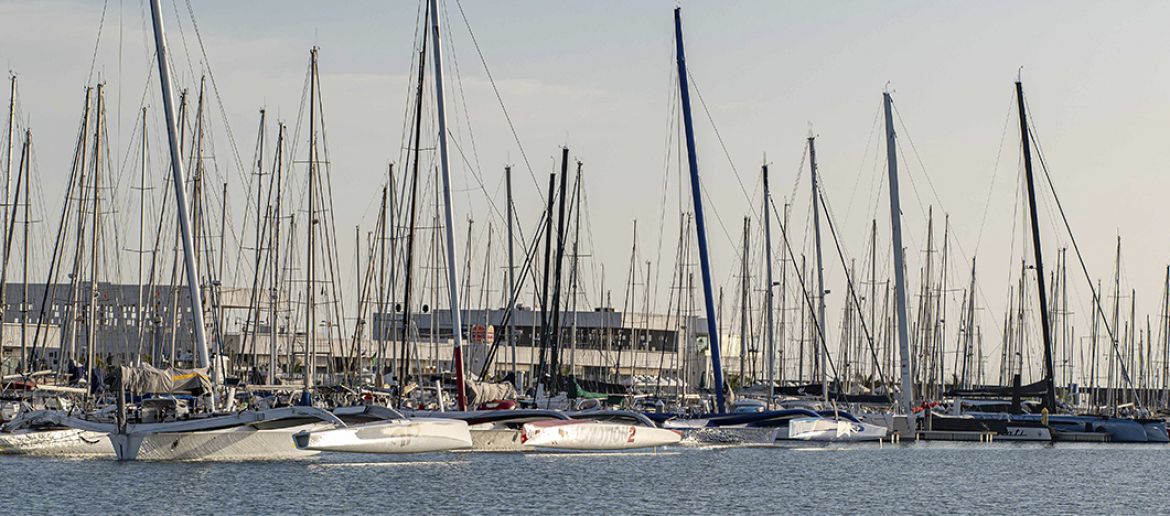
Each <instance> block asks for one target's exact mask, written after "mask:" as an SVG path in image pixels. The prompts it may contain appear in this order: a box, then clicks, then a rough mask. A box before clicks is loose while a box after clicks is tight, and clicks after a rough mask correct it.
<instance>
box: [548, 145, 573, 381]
mask: <svg viewBox="0 0 1170 516" xmlns="http://www.w3.org/2000/svg"><path fill="white" fill-rule="evenodd" d="M568 182H569V148H568V147H563V148H562V149H561V177H560V193H559V197H560V198H559V199H557V255H556V261H554V262H553V295H552V311H553V312H552V326H550V327H549V331H550V332H551V335H552V349H551V353H550V354H549V363H550V364H551V368H552V385H551V386H550V387H552V389H553V390H555V389H558V388H560V385H561V381H560V380H561V276H562V274H561V273H562V266H563V264H564V261H565V202H566V199H565V197H567V190H566V189H567V184H568ZM550 216H551V214H550ZM550 394H551V391H550Z"/></svg>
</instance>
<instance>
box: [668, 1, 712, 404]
mask: <svg viewBox="0 0 1170 516" xmlns="http://www.w3.org/2000/svg"><path fill="white" fill-rule="evenodd" d="M674 43H675V58H676V60H677V61H678V90H679V97H680V98H681V99H682V113H683V126H684V127H685V128H686V135H687V163H688V164H689V165H690V169H691V196H692V197H693V199H694V201H693V202H694V205H695V227H696V228H697V229H698V233H699V267H700V268H701V269H702V270H703V300H704V302H705V303H706V304H707V335H708V338H709V339H710V341H711V368H712V369H714V371H715V412H717V413H720V414H722V413H723V363H722V357H720V355H719V326H718V324H717V323H716V321H715V296H714V295H713V294H712V287H711V258H710V257H709V256H708V253H707V224H706V223H705V222H704V219H703V192H702V189H701V188H700V187H699V158H698V157H697V156H696V155H695V126H694V123H693V122H692V121H691V92H690V88H689V87H688V86H687V59H686V54H685V53H684V52H683V40H682V14H681V9H680V8H678V7H675V8H674Z"/></svg>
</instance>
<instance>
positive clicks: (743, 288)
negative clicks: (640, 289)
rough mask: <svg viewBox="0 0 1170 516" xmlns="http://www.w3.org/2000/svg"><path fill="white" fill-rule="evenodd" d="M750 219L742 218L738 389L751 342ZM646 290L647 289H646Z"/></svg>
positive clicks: (740, 386) (743, 382) (744, 377)
mask: <svg viewBox="0 0 1170 516" xmlns="http://www.w3.org/2000/svg"><path fill="white" fill-rule="evenodd" d="M751 221H752V219H751V217H744V218H743V252H742V256H740V261H739V262H740V263H739V267H740V269H739V276H740V277H739V388H741V389H744V388H746V387H747V386H746V384H745V382H746V379H747V376H745V375H744V369H745V368H746V367H745V366H746V365H747V363H746V359H747V347H748V342H749V341H750V340H751V328H750V327H749V326H748V296H749V295H750V292H749V291H750V290H751V285H750V281H751V279H750V278H749V277H748V276H749V274H748V253H749V252H750V249H749V248H748V246H749V242H750V241H751V223H752V222H751ZM647 290H648V289H647Z"/></svg>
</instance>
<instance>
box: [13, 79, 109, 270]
mask: <svg viewBox="0 0 1170 516" xmlns="http://www.w3.org/2000/svg"><path fill="white" fill-rule="evenodd" d="M9 83H10V84H11V86H10V87H9V94H8V150H7V152H5V154H4V156H5V158H4V159H5V164H4V203H5V205H7V204H8V196H9V194H11V191H10V190H12V132H13V130H14V129H16V127H15V124H16V74H12V75H11V76H10V78H9ZM86 98H87V99H88V97H86ZM2 211H4V220H3V227H8V210H2ZM4 253H5V254H7V253H8V249H7V248H5V249H4Z"/></svg>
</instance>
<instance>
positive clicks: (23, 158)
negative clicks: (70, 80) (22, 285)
mask: <svg viewBox="0 0 1170 516" xmlns="http://www.w3.org/2000/svg"><path fill="white" fill-rule="evenodd" d="M30 159H31V156H30V155H29V140H28V139H27V138H26V139H25V142H24V144H22V145H21V146H20V162H19V164H18V165H17V166H16V188H17V190H18V191H17V194H18V195H17V197H16V200H19V199H20V196H19V189H20V182H21V180H22V179H24V170H25V169H26V168H28V162H29V160H30ZM3 211H4V219H5V220H6V221H7V223H6V224H5V227H4V238H3V241H4V255H3V262H2V263H3V270H2V271H0V306H5V305H6V303H7V301H6V299H5V298H6V297H7V296H6V295H5V293H7V291H8V263H9V256H10V254H11V251H12V236H13V234H14V233H15V231H14V230H15V225H16V205H15V204H13V205H12V213H11V215H10V214H9V212H8V207H7V206H6V207H4V208H3ZM21 309H22V310H23V307H22V308H21ZM3 324H4V323H3V321H0V327H2V326H3ZM20 338H21V343H20V363H21V364H23V363H24V356H25V344H24V325H23V323H22V324H21V331H20ZM21 369H22V370H23V365H22V366H21Z"/></svg>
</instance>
